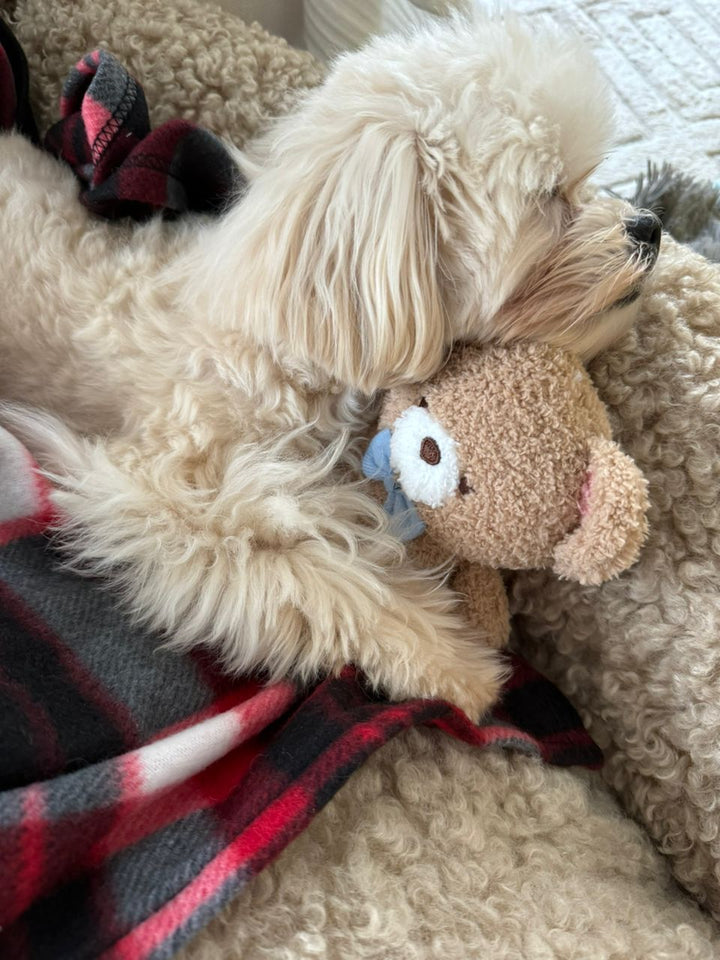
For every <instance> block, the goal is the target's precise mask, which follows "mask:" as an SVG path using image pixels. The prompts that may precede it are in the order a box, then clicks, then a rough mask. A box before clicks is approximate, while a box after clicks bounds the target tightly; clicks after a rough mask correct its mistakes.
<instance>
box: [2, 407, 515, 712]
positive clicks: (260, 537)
mask: <svg viewBox="0 0 720 960" xmlns="http://www.w3.org/2000/svg"><path fill="white" fill-rule="evenodd" d="M0 415H1V416H0V419H3V420H4V422H6V423H8V425H9V426H10V428H11V429H14V430H15V431H16V432H17V433H18V435H19V436H21V437H22V438H24V439H25V440H26V442H27V443H28V445H29V446H30V448H31V449H32V450H33V451H34V452H35V453H36V456H37V457H38V459H39V461H40V462H41V463H43V464H44V465H46V466H47V468H48V473H49V475H50V476H51V479H52V481H53V482H54V484H55V486H56V489H57V492H56V494H55V502H56V504H57V506H58V508H59V509H60V510H61V511H62V512H63V513H64V515H65V517H66V523H65V524H64V525H63V527H62V531H61V532H62V535H63V536H64V538H65V540H66V542H67V545H68V547H69V549H70V552H71V556H72V557H73V558H74V560H75V562H76V563H77V564H79V565H80V566H85V567H86V568H87V569H89V570H90V571H92V572H93V573H97V574H101V575H108V576H110V577H111V578H112V579H113V580H114V581H115V582H116V583H118V584H119V585H120V586H121V588H122V589H123V591H124V592H125V594H126V597H127V600H128V601H129V603H130V605H131V607H132V609H133V610H134V611H135V612H136V613H137V614H139V615H140V616H141V617H142V618H143V619H144V620H145V621H147V622H149V623H150V624H151V625H152V626H154V627H155V628H157V629H159V630H161V631H162V632H163V633H164V634H165V635H166V636H167V637H168V639H169V643H170V644H171V645H172V646H175V647H177V648H180V649H186V648H189V647H192V646H194V645H197V644H207V645H211V646H212V647H213V648H214V649H215V650H217V651H218V653H219V654H220V656H221V657H222V659H223V661H224V663H225V664H226V665H227V667H228V668H230V669H231V670H236V671H239V672H244V671H253V670H257V669H259V668H261V669H264V670H267V671H268V673H269V674H270V676H271V677H276V676H280V675H283V674H286V673H292V674H294V675H296V676H299V677H301V678H303V679H311V678H312V677H314V676H316V675H317V674H319V673H324V672H333V671H337V670H339V669H340V668H341V667H342V666H343V665H344V664H345V663H347V662H354V663H356V664H357V665H358V666H360V667H361V668H362V669H363V671H364V672H365V674H366V675H367V677H368V678H369V680H370V682H371V683H372V684H373V685H375V686H377V687H379V688H382V689H383V690H385V691H386V692H387V693H388V694H389V695H390V696H391V697H393V698H395V699H403V698H407V697H415V696H423V697H442V698H446V699H449V700H450V701H452V702H453V703H455V704H457V705H458V706H460V707H461V708H462V709H463V710H465V711H466V712H467V713H468V714H469V715H470V716H471V717H473V718H474V719H477V718H478V717H479V716H480V715H481V714H482V713H483V712H484V711H485V710H486V709H487V708H488V707H489V706H490V705H491V704H492V702H493V701H494V700H495V698H496V696H497V693H498V688H499V682H500V679H501V674H502V667H501V664H500V661H499V660H498V658H497V657H496V654H495V653H494V652H493V651H491V650H490V649H488V648H487V647H485V646H483V645H482V644H481V643H480V642H478V639H477V631H474V632H473V631H471V630H470V628H469V627H468V626H467V625H466V623H465V621H464V620H463V619H462V617H461V615H460V614H459V612H457V602H456V598H455V595H454V594H453V593H452V592H451V591H450V590H448V589H447V588H446V587H445V586H444V585H442V584H439V583H438V581H437V580H434V579H431V578H428V577H426V576H424V575H423V574H422V573H420V572H418V571H416V570H414V569H413V568H412V567H411V566H410V565H409V563H407V562H406V561H405V559H404V557H403V555H402V549H401V547H400V546H399V544H398V542H397V541H396V540H395V539H394V538H392V537H391V536H389V535H388V534H387V532H385V530H384V526H385V522H386V520H385V517H384V514H383V512H382V510H381V509H380V508H379V507H378V506H377V505H376V504H375V503H374V502H373V501H371V500H370V498H368V497H367V496H365V494H364V493H363V492H362V491H361V490H359V489H358V488H357V487H353V486H352V485H347V484H345V485H343V484H338V483H333V482H332V476H331V471H332V464H331V462H330V460H329V458H328V457H327V456H326V457H323V458H317V459H316V460H314V461H313V460H307V459H305V460H300V459H298V458H296V459H293V458H292V456H288V455H287V451H286V450H285V452H284V453H283V450H281V449H279V447H278V446H277V445H276V446H275V447H272V446H267V447H264V448H263V447H262V446H261V445H257V444H253V445H245V446H242V447H237V448H234V449H233V450H232V452H231V454H228V453H227V452H226V455H225V456H223V457H222V458H221V459H222V460H223V467H222V475H221V479H220V482H219V483H218V484H216V485H215V486H214V487H213V488H212V489H208V488H207V487H206V486H204V485H203V484H202V483H199V482H197V475H196V481H195V482H193V481H192V469H191V467H190V466H189V464H188V462H187V461H181V460H178V459H177V458H175V457H174V456H173V452H172V450H168V451H167V452H165V453H163V454H157V453H156V454H155V456H154V458H152V459H149V458H147V457H146V456H145V455H143V454H142V453H141V452H140V451H139V450H138V448H137V447H136V446H134V445H133V444H131V443H128V442H126V441H121V440H113V441H109V442H105V441H97V440H92V441H91V440H87V439H81V438H78V437H77V436H76V435H75V434H74V433H72V432H71V431H69V430H68V429H67V428H65V427H63V426H62V425H61V424H59V423H58V422H57V421H54V420H53V419H52V418H48V416H47V415H45V414H34V413H28V412H27V411H23V412H20V413H17V412H15V413H13V412H12V411H10V412H8V411H7V410H6V411H4V412H3V411H0Z"/></svg>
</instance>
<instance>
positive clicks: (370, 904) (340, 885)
mask: <svg viewBox="0 0 720 960" xmlns="http://www.w3.org/2000/svg"><path fill="white" fill-rule="evenodd" d="M3 6H4V9H5V10H7V11H10V10H12V12H13V22H14V26H15V29H16V31H17V33H18V36H19V37H20V39H21V41H22V43H23V46H24V48H25V50H26V51H27V53H28V56H29V60H30V65H31V71H32V74H31V94H32V97H33V103H34V106H35V108H36V115H37V117H38V119H39V121H40V125H41V128H42V129H46V128H47V127H48V126H49V125H50V124H51V123H52V122H53V121H54V120H56V119H57V107H56V102H57V101H56V96H57V91H58V90H59V89H60V86H61V84H62V81H63V79H64V77H65V74H66V71H67V67H68V64H69V63H72V62H74V61H75V60H76V59H78V58H80V57H81V56H82V55H83V54H84V53H85V52H86V51H87V50H90V49H93V48H94V47H95V46H97V45H101V46H103V47H106V48H109V49H111V50H112V51H113V52H114V53H115V54H116V55H118V56H119V57H120V58H121V59H122V60H123V62H124V63H126V64H127V65H128V66H129V67H130V69H131V72H133V73H134V74H135V75H136V76H137V77H138V78H139V79H140V80H141V81H142V83H143V85H144V86H145V90H146V94H147V97H148V102H149V106H150V120H151V124H152V125H153V126H158V125H159V124H161V123H162V122H164V121H165V120H167V119H170V118H172V117H174V116H182V117H185V118H186V119H189V120H192V121H194V122H198V123H201V124H203V125H205V126H207V127H209V128H210V129H212V130H213V131H214V132H215V133H216V134H218V135H221V136H227V137H230V138H231V139H233V140H234V141H235V142H236V143H239V144H242V142H243V140H244V139H245V138H246V137H247V136H249V135H251V134H252V133H254V132H255V131H257V130H258V129H259V128H260V127H261V126H262V125H263V124H264V123H265V121H266V119H267V117H268V116H270V115H272V114H273V113H278V112H281V111H283V110H286V109H288V108H289V107H290V106H291V105H292V103H293V101H294V99H295V97H296V96H297V94H298V91H299V90H300V89H301V88H302V87H303V86H307V85H311V84H314V83H317V82H318V80H319V79H320V77H321V75H322V71H321V69H320V68H319V67H318V66H317V64H315V63H314V62H313V61H312V58H310V57H309V56H308V55H307V54H304V53H300V52H297V51H293V50H291V49H290V48H288V47H287V45H286V44H285V43H284V42H283V41H280V40H277V39H275V38H271V37H269V36H268V35H267V34H265V33H264V32H263V31H261V30H260V29H259V28H257V27H246V26H245V25H244V24H242V23H241V22H240V21H237V20H234V19H233V18H232V17H231V16H227V15H224V14H222V13H221V12H220V11H218V10H216V9H215V8H213V7H212V6H211V5H204V4H199V3H195V2H193V0H175V2H174V3H173V4H172V5H168V4H166V3H165V2H164V0H146V2H143V3H140V2H139V0H104V2H103V3H102V4H101V3H98V2H97V0H81V2H70V0H52V2H50V3H48V2H46V0H18V2H17V3H9V2H7V0H4V3H0V7H3ZM669 253H670V246H669V245H668V246H667V249H666V255H667V254H669ZM673 262H674V261H671V262H670V263H668V260H667V256H664V257H662V258H661V263H660V266H659V269H658V273H657V281H658V288H657V289H658V296H659V297H661V296H662V294H661V293H660V292H659V291H661V290H663V288H664V289H665V291H666V295H667V297H669V298H675V299H676V300H677V301H678V306H677V309H678V310H679V311H682V309H683V308H684V303H683V298H684V297H687V298H688V300H689V302H690V304H691V305H692V303H693V302H694V301H695V299H696V297H697V292H696V289H695V287H696V286H697V285H698V284H700V285H701V282H702V281H701V279H700V278H699V277H697V279H696V281H695V282H694V283H692V284H691V285H690V286H689V287H688V285H687V284H686V282H685V280H686V273H685V271H684V270H683V267H682V264H681V265H680V266H679V267H678V269H674V268H673V267H672V263H673ZM698 263H699V260H698V259H697V258H696V259H695V260H694V261H693V263H692V264H691V270H690V274H689V276H691V277H692V276H693V274H695V273H697V272H698ZM666 265H667V266H668V267H670V269H666ZM648 339H649V340H651V336H650V333H649V334H648ZM665 348H666V344H665V343H664V342H662V341H658V343H657V351H658V353H661V352H662V351H663V350H664V349H665ZM678 349H680V346H679V345H678ZM648 352H649V353H651V354H652V350H651V348H650V346H649V345H648ZM621 369H622V366H621ZM628 370H629V367H628ZM623 376H624V375H623ZM623 376H621V377H620V381H621V384H622V389H623V390H628V389H629V386H626V385H625V384H624V381H623ZM628 376H629V373H628ZM606 399H607V398H606ZM693 402H694V400H693V398H692V397H691V398H689V400H688V406H689V408H690V409H691V408H692V404H693ZM682 429H685V428H684V427H683V428H682ZM546 642H549V643H550V642H553V638H552V636H550V637H548V638H546ZM537 646H540V643H538V645H537ZM531 652H532V651H531ZM589 652H590V656H589V658H588V661H587V666H586V673H587V672H590V673H591V672H592V670H593V668H594V666H595V664H596V662H597V658H596V654H595V652H594V650H593V648H592V647H591V648H590V651H589ZM577 658H578V659H579V660H581V661H582V649H581V648H578V650H577ZM678 665H679V666H680V667H682V663H681V662H679V664H678ZM557 676H558V679H560V680H561V681H562V682H565V680H564V679H563V671H562V669H560V670H558V674H557ZM659 687H660V684H659ZM612 695H613V691H612V689H610V690H608V696H609V697H610V699H611V700H612ZM580 699H581V698H580ZM581 702H582V700H581ZM622 709H623V710H624V711H625V712H626V713H627V714H628V717H630V718H632V717H633V716H635V715H637V714H639V713H640V712H641V710H642V700H641V698H639V697H638V696H637V690H635V700H634V701H633V700H631V698H625V699H624V700H623V702H622ZM646 759H647V763H648V764H650V763H651V760H652V745H649V747H648V757H647V758H646ZM707 799H708V803H710V802H711V798H710V796H708V798H707ZM680 807H681V803H678V809H680ZM719 950H720V936H719V935H718V930H717V927H716V926H715V924H714V923H713V922H712V921H711V919H710V918H709V917H708V916H707V915H706V914H704V913H703V912H701V911H700V910H699V909H698V907H697V906H696V905H695V904H694V903H693V902H692V901H691V900H690V899H689V898H688V897H687V896H685V895H684V894H683V893H682V891H681V890H680V889H679V888H678V887H677V885H676V884H675V882H674V880H673V878H672V876H671V874H670V870H669V866H668V862H667V860H666V859H664V858H663V857H661V856H660V855H659V854H658V853H657V852H656V851H655V850H654V849H653V847H652V845H651V843H650V841H649V840H648V838H647V836H646V834H645V833H644V831H643V830H642V829H641V828H640V827H639V826H637V825H636V824H635V823H634V822H633V821H632V820H630V819H628V817H627V816H626V815H625V814H624V813H623V812H622V811H621V809H620V808H619V807H618V805H617V803H616V801H615V799H614V798H613V796H612V794H611V792H610V790H609V788H608V786H607V785H606V784H605V783H604V782H603V780H602V779H601V777H600V775H599V774H597V773H589V772H588V773H582V772H580V771H578V770H577V769H576V768H574V769H572V770H560V769H556V768H553V767H549V766H547V765H543V764H540V763H539V762H538V761H537V760H535V759H533V758H531V757H525V756H520V755H514V756H513V757H506V756H504V755H503V754H502V753H499V752H497V751H477V750H475V749H474V748H471V747H469V746H467V745H465V744H463V743H460V742H458V741H456V740H455V739H452V738H450V737H447V736H445V735H444V734H441V733H439V732H432V731H425V730H424V729H414V730H411V731H408V732H406V733H404V734H400V735H399V736H398V737H396V738H394V739H393V740H392V741H391V742H390V743H388V744H387V745H386V746H384V747H382V748H381V749H380V750H378V751H377V752H376V753H374V754H373V756H372V757H370V758H369V759H368V761H367V763H365V764H364V765H363V767H362V768H361V769H360V770H358V771H357V772H356V773H355V774H354V775H353V776H352V777H351V778H350V780H349V781H348V782H347V783H346V784H345V786H344V787H343V788H342V789H341V790H340V791H339V792H338V793H337V794H336V796H335V797H334V798H333V799H332V800H331V801H330V802H329V803H328V804H327V805H326V806H325V807H324V809H323V810H322V811H321V812H320V813H319V814H318V816H317V817H315V819H314V820H313V821H312V823H311V824H310V825H309V827H308V829H307V830H305V831H304V832H303V833H302V834H301V835H300V836H299V837H298V838H297V839H296V840H295V842H294V843H293V844H291V845H290V846H288V847H287V848H286V850H285V851H284V852H283V854H282V855H281V856H280V857H279V858H278V859H277V860H276V861H275V862H274V863H273V864H271V865H270V866H268V867H267V868H266V869H265V870H264V871H263V872H262V873H260V874H259V875H258V876H257V877H255V878H254V879H253V880H251V881H250V882H249V883H248V884H247V886H246V887H245V888H244V890H243V892H242V893H240V895H239V896H237V897H236V898H235V899H234V900H233V901H232V902H230V903H229V904H228V905H227V906H226V907H225V908H224V910H223V911H222V913H221V914H220V915H219V916H218V917H217V918H216V919H215V920H213V921H212V922H211V923H210V924H209V925H208V926H207V927H206V928H205V929H204V930H203V931H201V932H200V933H199V934H198V935H197V936H196V938H195V939H194V940H193V941H192V942H191V943H190V944H188V945H187V946H186V947H185V948H184V949H183V950H182V951H181V954H180V955H181V956H182V957H183V960H221V958H222V960H232V958H238V960H239V958H242V960H261V958H262V960H268V958H271V960H296V958H297V960H299V958H305V957H308V958H309V957H327V958H330V960H335V958H338V960H387V958H388V957H389V956H393V957H398V958H402V960H405V958H419V960H426V958H427V960H430V958H432V957H436V956H439V955H440V956H447V957H448V958H458V960H467V958H468V957H470V956H488V957H492V958H493V960H546V958H558V960H578V958H581V957H593V958H595V957H602V958H605V957H607V958H616V960H625V958H629V957H638V958H640V957H642V958H645V957H661V956H662V957H664V958H666V960H688V958H689V960H701V958H702V960H710V958H711V957H715V956H717V954H718V951H719Z"/></svg>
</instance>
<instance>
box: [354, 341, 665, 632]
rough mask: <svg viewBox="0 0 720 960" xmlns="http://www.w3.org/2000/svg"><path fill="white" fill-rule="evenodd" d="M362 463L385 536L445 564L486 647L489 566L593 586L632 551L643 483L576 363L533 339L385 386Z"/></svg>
mask: <svg viewBox="0 0 720 960" xmlns="http://www.w3.org/2000/svg"><path fill="white" fill-rule="evenodd" d="M379 427H380V430H379V433H377V435H376V436H375V437H374V439H373V440H372V442H371V444H370V446H369V448H368V450H367V452H366V454H365V457H364V459H363V472H364V473H365V475H366V476H367V477H370V478H371V479H373V480H379V481H382V483H383V484H384V486H385V491H386V494H387V496H386V500H385V507H386V509H387V510H388V512H389V513H390V514H391V515H392V521H391V523H392V525H393V527H394V528H395V530H396V532H397V534H398V536H400V537H401V538H402V539H403V540H406V541H408V549H409V551H410V553H411V555H413V556H414V558H415V559H416V560H417V561H418V562H419V563H421V564H422V565H423V566H426V567H438V566H440V565H443V564H445V565H447V564H450V569H451V570H452V578H453V579H452V585H453V586H454V588H455V590H456V591H457V592H458V593H459V594H461V595H462V596H464V597H465V602H466V604H467V614H468V617H469V618H470V620H471V622H472V623H473V624H474V625H475V626H476V627H477V628H478V631H479V632H480V633H481V634H482V635H484V636H485V637H486V638H487V642H488V643H490V644H492V645H493V646H498V647H501V646H504V645H505V644H506V643H507V640H508V636H509V631H510V625H509V615H508V603H507V595H506V592H505V587H504V583H503V579H502V576H501V573H500V571H501V570H523V569H529V568H547V567H549V568H552V570H554V571H555V573H557V574H558V575H559V576H560V577H564V578H568V579H572V580H576V581H578V582H579V583H582V584H598V583H601V582H602V581H604V580H608V579H610V578H611V577H614V576H616V575H618V574H619V573H621V572H622V571H623V570H625V569H626V568H628V567H629V566H631V565H632V564H633V563H634V562H635V560H636V559H637V556H638V553H639V551H640V547H641V546H642V543H643V541H644V539H645V536H646V532H647V520H646V512H647V491H646V482H645V479H644V478H643V476H642V474H641V473H640V471H639V469H638V468H637V466H636V465H635V464H634V462H633V461H632V460H631V459H630V458H629V457H627V456H626V455H625V454H624V453H623V452H622V451H621V450H620V448H619V447H618V445H617V444H616V443H614V442H613V440H612V438H611V431H610V424H609V422H608V418H607V414H606V411H605V408H604V406H603V404H602V402H601V400H600V398H599V397H598V395H597V393H596V391H595V388H594V387H593V385H592V383H591V381H590V378H589V377H588V375H587V373H586V372H585V370H584V368H583V367H582V365H581V363H580V361H579V360H578V359H577V358H576V357H575V356H573V355H572V354H570V353H568V352H567V351H564V350H562V349H558V348H557V347H551V346H547V345H545V344H530V343H516V344H513V345H510V346H490V347H476V346H465V347H460V348H458V349H457V350H456V352H455V353H454V354H453V355H452V356H451V358H450V361H449V362H448V364H447V365H446V366H445V367H444V368H443V369H442V370H441V371H440V372H439V373H438V374H437V375H436V376H435V377H434V378H433V379H432V380H429V381H428V382H426V383H424V384H422V385H419V386H417V387H408V386H403V387H398V388H396V389H394V390H391V391H389V392H388V393H387V394H386V396H385V398H384V402H383V406H382V409H381V414H380V422H379Z"/></svg>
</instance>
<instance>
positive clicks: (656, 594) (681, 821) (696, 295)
mask: <svg viewBox="0 0 720 960" xmlns="http://www.w3.org/2000/svg"><path fill="white" fill-rule="evenodd" d="M647 293H648V296H647V299H646V301H645V304H644V308H643V311H642V313H641V316H640V320H639V323H638V327H637V329H636V330H635V331H633V332H632V333H631V334H630V335H629V336H628V337H626V338H625V339H624V340H623V341H622V342H621V343H620V344H618V346H617V348H616V349H615V350H613V351H611V352H608V353H607V354H604V355H603V356H602V357H600V358H598V360H597V361H595V363H594V364H593V365H592V368H591V372H592V375H593V378H594V380H595V383H596V385H597V387H598V390H599V392H600V394H601V396H602V399H603V400H604V402H605V403H606V404H607V405H608V407H609V412H610V414H611V421H612V425H613V430H614V433H615V436H616V437H617V439H618V441H619V442H620V443H621V444H622V446H623V448H624V449H625V450H626V451H627V453H628V454H630V455H631V456H632V457H633V459H634V460H635V461H636V463H637V464H638V466H639V467H640V468H641V469H642V471H643V473H644V474H645V476H646V477H647V480H648V483H649V497H650V511H649V514H648V520H649V525H650V535H649V539H648V542H647V544H646V546H645V549H644V551H643V553H642V555H641V557H640V561H639V563H638V564H637V565H636V566H635V567H633V568H632V569H631V570H630V571H628V572H627V573H625V574H624V575H623V576H622V577H620V579H618V580H616V581H614V582H611V583H606V584H603V585H602V586H600V587H596V588H591V587H586V588H583V587H579V586H577V585H576V584H571V583H561V582H559V581H556V580H553V579H552V578H550V577H545V576H543V575H542V574H528V575H523V576H521V577H519V579H518V581H517V583H516V584H515V588H514V592H513V595H514V602H513V607H514V610H515V612H517V613H518V614H519V618H518V619H519V635H520V636H521V637H522V638H524V639H523V648H524V650H525V652H527V653H528V654H530V655H531V656H532V658H533V660H534V661H535V662H536V664H537V665H538V667H539V669H541V670H542V671H543V672H545V673H547V674H549V675H550V676H551V677H553V678H554V679H555V680H556V681H557V682H558V683H559V684H560V685H561V686H562V687H563V688H564V690H565V691H566V692H567V693H568V694H569V696H570V697H571V698H572V700H573V701H574V702H575V703H576V704H578V705H579V706H580V707H581V708H582V710H583V715H584V717H585V719H586V720H587V721H588V722H589V725H590V730H591V732H592V733H593V735H594V737H595V739H596V740H597V741H598V742H599V743H600V744H601V746H602V747H603V749H604V751H605V756H606V767H605V776H606V778H607V780H608V782H609V783H610V784H611V785H612V786H613V787H614V788H615V789H616V790H617V791H618V793H619V794H620V796H621V797H622V798H623V800H624V802H625V803H626V805H627V807H628V808H629V810H630V811H631V812H632V813H633V814H634V815H635V816H636V817H637V818H638V819H640V820H641V821H642V822H643V823H644V824H645V825H646V826H647V828H648V830H649V831H650V833H651V834H652V836H653V837H654V838H655V840H656V841H657V843H658V846H659V847H660V849H661V850H662V851H663V852H664V853H666V854H668V855H669V856H670V857H671V859H672V863H673V869H674V872H675V875H676V877H677V878H678V880H679V881H680V882H681V883H682V884H683V885H684V886H685V887H686V888H687V889H688V890H690V891H691V892H692V893H693V894H694V895H695V896H696V897H697V898H698V899H699V900H700V902H701V903H702V904H704V905H705V906H707V907H708V909H710V910H711V911H712V913H713V914H714V915H715V916H716V917H717V918H720V808H719V807H718V797H719V796H720V753H719V751H718V728H719V725H720V706H719V705H720V644H719V642H718V639H719V638H720V426H719V424H720V390H719V389H718V384H719V383H720V269H719V268H718V267H717V266H716V265H713V264H709V263H708V262H707V261H706V260H704V259H703V258H702V257H700V256H698V255H697V254H695V253H692V252H691V251H690V250H688V249H687V248H684V247H680V246H678V245H676V244H673V243H672V242H668V243H667V244H666V246H665V252H664V254H662V255H661V257H660V260H659V262H658V266H657V269H656V272H655V275H654V276H653V278H652V281H651V283H650V286H649V288H648V291H647Z"/></svg>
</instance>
